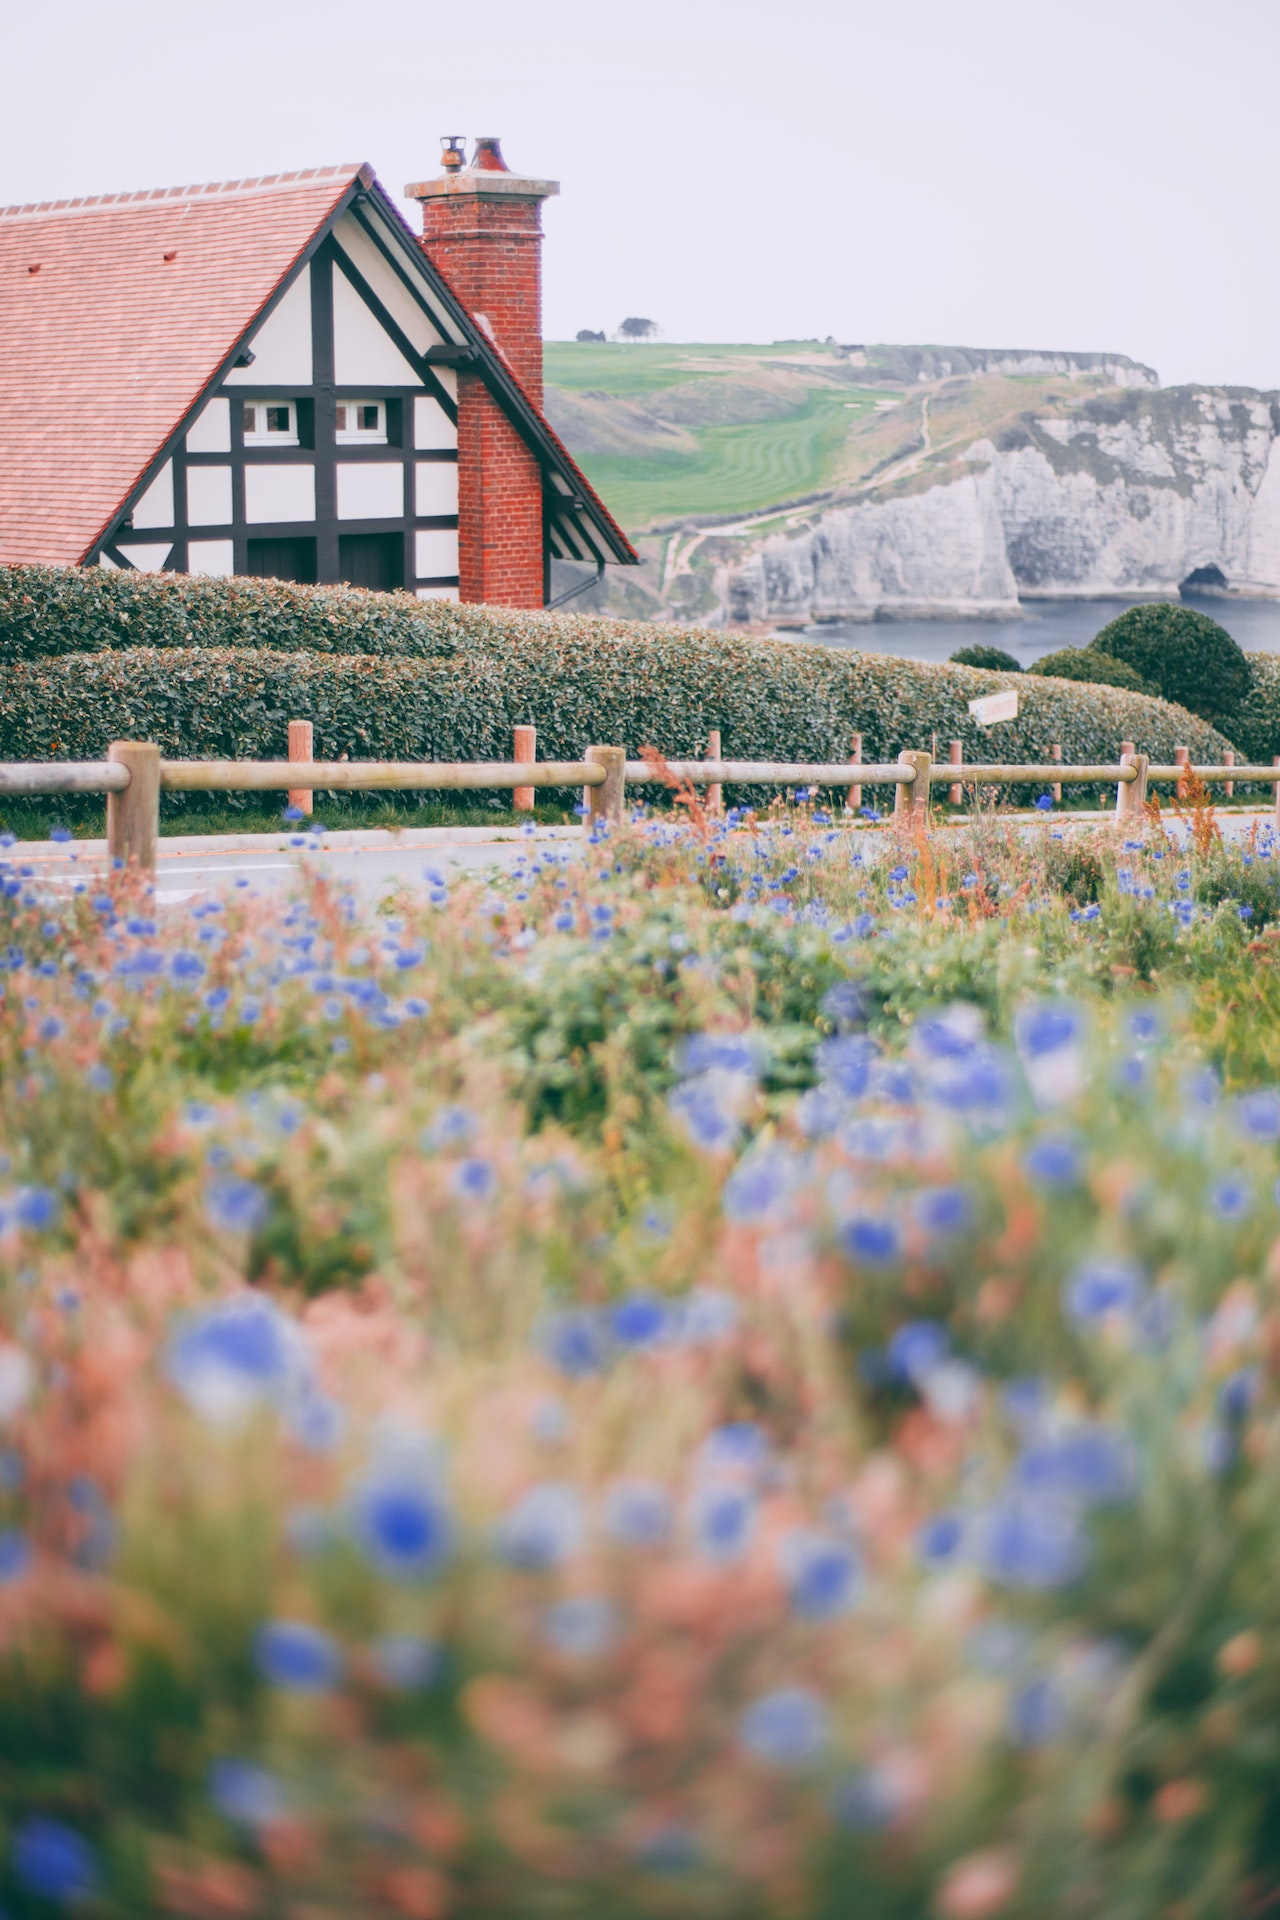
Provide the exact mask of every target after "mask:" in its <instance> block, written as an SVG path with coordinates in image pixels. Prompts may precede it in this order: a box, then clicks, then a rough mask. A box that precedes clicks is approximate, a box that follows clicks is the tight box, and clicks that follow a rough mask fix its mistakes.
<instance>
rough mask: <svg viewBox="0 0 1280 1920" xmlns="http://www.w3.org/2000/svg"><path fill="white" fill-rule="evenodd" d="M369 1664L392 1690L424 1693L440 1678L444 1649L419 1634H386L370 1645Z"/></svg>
mask: <svg viewBox="0 0 1280 1920" xmlns="http://www.w3.org/2000/svg"><path fill="white" fill-rule="evenodd" d="M369 1663H370V1665H371V1666H372V1668H373V1670H374V1672H375V1674H376V1675H377V1677H378V1679H379V1680H380V1681H381V1682H382V1684H383V1686H384V1687H389V1688H390V1689H391V1691H392V1692H393V1693H423V1692H425V1691H426V1689H427V1688H428V1687H430V1686H433V1685H434V1684H435V1682H436V1681H437V1680H438V1679H439V1678H440V1675H441V1673H442V1672H443V1671H444V1667H445V1652H444V1648H443V1647H442V1646H441V1645H440V1643H439V1641H437V1640H428V1639H426V1638H424V1636H423V1635H422V1634H419V1633H388V1634H384V1635H383V1637H382V1639H380V1640H375V1641H374V1643H373V1645H372V1646H371V1647H370V1648H369Z"/></svg>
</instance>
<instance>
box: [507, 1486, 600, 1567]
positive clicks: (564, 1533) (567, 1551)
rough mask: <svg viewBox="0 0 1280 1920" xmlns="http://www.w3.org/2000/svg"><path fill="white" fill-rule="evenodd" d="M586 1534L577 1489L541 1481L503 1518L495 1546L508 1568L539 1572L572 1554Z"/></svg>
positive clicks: (584, 1520) (584, 1519) (584, 1517)
mask: <svg viewBox="0 0 1280 1920" xmlns="http://www.w3.org/2000/svg"><path fill="white" fill-rule="evenodd" d="M585 1531H586V1516H585V1514H584V1512H583V1506H582V1499H581V1496H580V1495H579V1493H578V1492H577V1489H576V1488H574V1487H571V1486H568V1485H567V1484H565V1483H563V1482H560V1481H553V1480H544V1481H540V1482H539V1483H538V1484H537V1485H536V1486H533V1487H530V1489H529V1491H528V1492H527V1493H526V1494H525V1495H524V1496H523V1497H522V1498H521V1499H520V1500H518V1501H517V1502H516V1504H515V1506H514V1507H512V1508H510V1509H509V1510H508V1512H507V1513H505V1514H504V1515H503V1517H502V1519H501V1520H500V1521H499V1523H498V1527H497V1530H496V1535H495V1546H496V1549H497V1552H498V1554H499V1557H500V1558H501V1559H503V1560H506V1561H507V1562H508V1563H509V1564H510V1565H511V1566H514V1567H519V1568H522V1569H523V1570H524V1571H526V1572H540V1571H542V1570H543V1569H545V1568H547V1567H554V1566H558V1565H559V1564H560V1562H561V1561H563V1560H567V1559H569V1558H570V1556H571V1555H573V1554H575V1553H576V1552H577V1551H578V1549H579V1547H580V1546H581V1544H582V1540H583V1536H584V1534H585Z"/></svg>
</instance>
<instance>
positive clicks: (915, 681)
mask: <svg viewBox="0 0 1280 1920" xmlns="http://www.w3.org/2000/svg"><path fill="white" fill-rule="evenodd" d="M488 617H489V618H490V620H491V621H493V623H494V624H495V625H497V623H498V621H499V619H500V616H499V615H496V614H494V613H492V612H490V613H489V615H488ZM512 624H513V626H517V627H518V628H519V629H520V638H519V640H518V641H517V642H512V643H508V644H507V645H505V646H498V645H493V646H491V647H490V648H489V649H487V650H485V651H481V650H479V649H474V650H471V651H467V652H464V653H458V654H455V655H453V656H451V657H447V658H436V659H417V660H408V659H400V660H395V659H386V658H383V659H378V658H373V657H371V656H369V655H367V654H348V655H338V656H334V655H329V656H327V657H325V656H321V655H316V654H308V653H302V652H293V653H284V652H281V651H279V650H278V649H275V648H253V649H250V648H239V649H230V648H224V649H218V650H209V649H203V650H202V649H197V648H171V649H159V648H136V649H125V650H122V651H120V652H115V653H99V654H70V655H64V656H62V657H61V658H54V659H43V660H34V661H10V662H8V663H7V664H4V665H0V758H3V759H6V760H9V759H13V760H17V759H82V758H96V757H98V756H100V755H101V754H102V753H103V751H104V750H105V748H106V746H107V744H108V742H109V741H111V740H113V739H129V738H132V739H151V740H156V741H158V742H159V743H160V745H161V746H162V748H163V749H164V751H165V753H166V754H168V755H171V756H173V757H175V758H201V757H205V756H211V757H237V756H242V757H245V758H276V757H280V756H283V754H284V752H285V750H286V724H287V722H288V721H289V720H290V719H308V720H312V721H313V722H314V723H315V728H316V752H317V754H318V755H321V756H323V757H324V758H326V759H327V758H337V757H339V756H340V755H342V754H344V753H346V754H349V755H350V756H351V758H352V759H434V760H485V759H505V758H507V757H508V756H509V755H510V752H511V729H512V727H513V726H514V725H516V724H518V723H521V722H524V723H527V722H532V723H533V724H534V725H536V727H537V728H538V755H539V758H540V759H548V760H551V759H560V758H574V757H576V756H577V755H579V754H580V753H581V752H582V750H583V749H584V748H585V747H587V746H589V745H590V744H591V743H592V742H595V741H603V742H608V741H616V742H621V743H622V744H624V745H625V746H626V747H627V749H628V750H629V752H630V753H632V754H633V755H638V753H639V750H640V748H641V747H643V746H646V745H650V744H652V745H655V746H657V747H659V748H660V749H661V750H662V751H664V752H666V753H669V754H672V755H681V754H690V753H693V752H695V751H698V750H700V749H701V748H702V747H703V746H704V745H705V742H706V736H707V729H708V728H709V727H713V726H719V727H720V729H721V733H722V740H723V750H724V752H725V754H726V755H728V756H732V757H733V758H735V759H789V760H802V761H804V760H810V761H812V760H843V759H844V758H846V757H847V754H848V750H849V741H850V735H851V734H852V733H854V732H860V733H861V734H862V736H863V752H864V756H865V758H866V759H868V760H888V759H893V758H894V757H895V756H896V755H897V753H898V752H899V750H900V749H902V748H904V747H920V746H928V745H930V743H931V737H932V736H933V735H934V734H935V733H936V735H937V740H938V744H939V752H940V753H942V754H945V751H946V743H947V742H948V741H949V740H953V739H957V740H961V741H962V742H963V744H964V752H965V757H966V759H979V758H982V759H990V758H991V756H992V755H993V754H998V755H999V756H1000V757H1001V758H1003V759H1012V760H1043V759H1045V758H1046V757H1047V755H1048V750H1049V747H1050V746H1051V745H1052V743H1053V742H1054V741H1061V743H1062V746H1063V751H1064V754H1065V757H1066V759H1067V760H1068V761H1073V760H1075V761H1079V760H1084V761H1090V760H1093V761H1097V760H1109V759H1112V758H1113V757H1114V755H1115V753H1116V751H1117V749H1118V746H1119V743H1120V741H1121V739H1123V738H1129V739H1132V740H1134V741H1136V743H1137V745H1138V747H1139V748H1140V749H1141V750H1143V751H1145V752H1148V753H1150V754H1151V755H1153V757H1156V758H1159V759H1163V760H1166V761H1167V760H1170V759H1172V756H1173V748H1174V747H1175V746H1176V745H1186V746H1189V747H1190V748H1191V750H1192V753H1193V756H1194V757H1195V758H1197V759H1199V758H1204V759H1207V760H1217V759H1220V758H1221V755H1222V752H1223V749H1224V748H1225V747H1226V746H1228V745H1229V744H1230V743H1229V742H1228V741H1226V740H1225V739H1224V738H1223V736H1222V735H1221V734H1219V733H1215V732H1214V730H1213V729H1212V728H1211V727H1209V726H1207V725H1206V724H1205V723H1204V722H1203V721H1200V720H1197V719H1195V718H1194V717H1193V716H1192V715H1191V714H1188V713H1185V712H1184V711H1183V710H1182V709H1181V708H1178V707H1170V706H1167V705H1166V704H1165V703H1164V702H1163V701H1160V700H1150V699H1146V698H1143V697H1142V696H1141V695H1135V694H1127V693H1122V692H1119V691H1118V690H1115V689H1113V688H1110V687H1099V686H1088V687H1081V686H1077V685H1074V684H1072V683H1071V682H1069V681H1066V680H1050V679H1033V678H1031V677H1030V676H1022V675H1020V676H1019V677H1018V692H1019V696H1020V713H1019V717H1018V719H1017V720H1016V721H1011V722H1008V723H1005V724H1003V725H1001V726H998V727H995V728H987V729H983V728H979V727H978V726H976V725H975V724H974V722H973V720H972V719H971V717H970V715H969V713H968V712H967V708H966V703H967V701H968V700H970V699H972V698H973V697H974V696H975V695H977V694H981V693H990V692H992V691H994V690H995V688H996V687H997V686H999V685H1000V684H1001V682H1002V679H1004V678H1006V676H1001V675H998V674H990V673H984V672H981V671H980V670H978V669H977V668H964V667H943V666H933V665H927V664H924V663H921V662H918V661H912V660H900V659H895V658H891V657H889V656H885V655H875V654H856V653H849V652H846V651H844V650H843V649H838V648H834V647H819V646H810V645H807V644H806V645H799V644H793V643H788V642H785V641H767V640H756V639H748V638H743V637H737V636H735V637H732V638H730V637H727V636H721V635H718V634H710V633H701V634H700V633H685V632H679V631H677V630H674V629H672V628H670V627H647V628H640V629H634V630H632V631H631V632H630V633H628V634H627V637H628V639H630V641H631V644H629V645H622V644H619V640H618V639H617V638H616V637H615V635H614V632H613V630H612V629H613V628H614V625H615V623H612V622H599V623H596V622H592V621H586V620H577V621H572V622H556V621H551V620H546V621H539V620H533V619H526V618H525V616H522V615H515V616H512ZM593 627H599V628H601V629H603V631H597V632H593V631H592V630H591V629H592V628H593ZM622 632H623V633H627V630H626V629H625V628H623V629H622Z"/></svg>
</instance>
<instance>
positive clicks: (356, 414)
mask: <svg viewBox="0 0 1280 1920" xmlns="http://www.w3.org/2000/svg"><path fill="white" fill-rule="evenodd" d="M334 426H335V429H336V432H337V438H338V441H339V442H340V444H341V445H343V446H348V447H350V446H361V445H363V446H374V445H378V446H384V445H385V444H386V439H387V406H386V402H385V401H384V400H341V401H339V403H338V406H337V409H336V411H335V415H334Z"/></svg>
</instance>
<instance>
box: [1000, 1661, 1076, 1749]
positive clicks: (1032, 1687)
mask: <svg viewBox="0 0 1280 1920" xmlns="http://www.w3.org/2000/svg"><path fill="white" fill-rule="evenodd" d="M1067 1717H1068V1716H1067V1705H1066V1701H1065V1700H1064V1699H1063V1697H1062V1690H1061V1688H1060V1687H1058V1686H1057V1685H1056V1684H1055V1683H1054V1682H1053V1681H1052V1680H1050V1679H1047V1678H1045V1677H1044V1676H1041V1677H1040V1678H1038V1679H1035V1680H1031V1681H1029V1682H1028V1684H1027V1685H1026V1686H1025V1687H1022V1688H1020V1689H1019V1690H1018V1692H1017V1693H1015V1694H1014V1695H1013V1697H1012V1699H1011V1700H1010V1702H1009V1717H1008V1727H1009V1738H1010V1739H1011V1740H1012V1742H1013V1744H1014V1745H1015V1746H1018V1747H1047V1746H1049V1745H1050V1743H1051V1742H1052V1741H1054V1740H1056V1739H1058V1737H1059V1736H1060V1735H1061V1734H1062V1733H1063V1732H1065V1730H1066V1726H1067Z"/></svg>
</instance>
